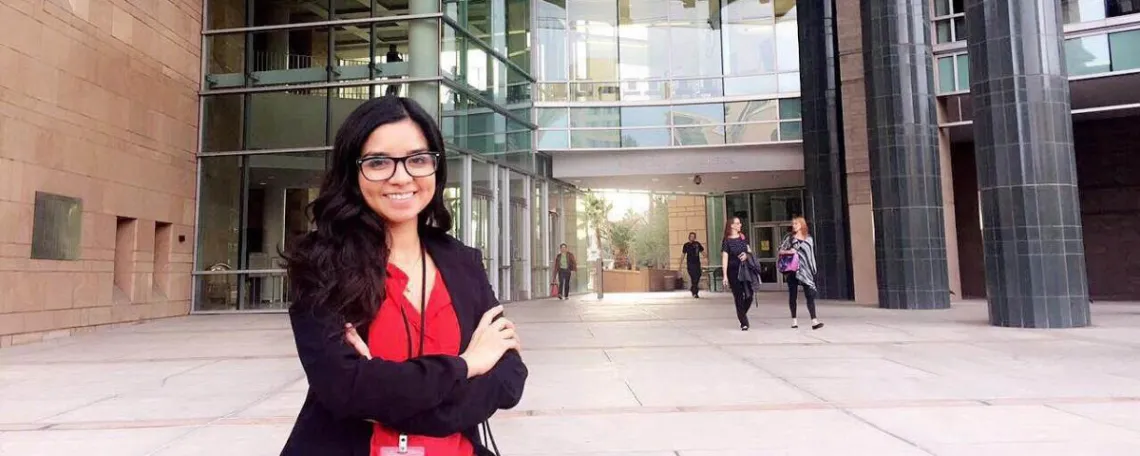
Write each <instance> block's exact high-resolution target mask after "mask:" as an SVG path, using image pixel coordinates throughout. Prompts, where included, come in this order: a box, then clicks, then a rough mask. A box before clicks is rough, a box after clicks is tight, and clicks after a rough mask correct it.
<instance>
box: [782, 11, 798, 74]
mask: <svg viewBox="0 0 1140 456" xmlns="http://www.w3.org/2000/svg"><path fill="white" fill-rule="evenodd" d="M776 70H777V71H799V70H800V37H799V34H798V28H797V26H796V22H795V21H784V22H780V23H777V24H776Z"/></svg>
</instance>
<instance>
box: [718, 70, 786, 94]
mask: <svg viewBox="0 0 1140 456" xmlns="http://www.w3.org/2000/svg"><path fill="white" fill-rule="evenodd" d="M796 79H797V80H798V79H799V77H798V75H797V78H796ZM778 81H779V80H778V79H777V78H776V75H773V74H766V75H761V76H737V77H726V78H724V95H725V96H726V97H731V96H736V95H775V94H776V93H777V92H779V89H778V85H779V82H778Z"/></svg>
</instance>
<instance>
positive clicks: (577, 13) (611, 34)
mask: <svg viewBox="0 0 1140 456" xmlns="http://www.w3.org/2000/svg"><path fill="white" fill-rule="evenodd" d="M568 3H569V7H568V8H567V21H568V23H569V29H570V40H569V46H568V47H569V52H570V76H571V78H573V79H575V80H580V81H617V80H618V78H619V76H618V65H617V62H618V42H617V25H618V24H617V16H616V15H615V14H614V3H613V0H570V1H569V2H568ZM595 95H598V96H600V95H601V94H600V93H595Z"/></svg>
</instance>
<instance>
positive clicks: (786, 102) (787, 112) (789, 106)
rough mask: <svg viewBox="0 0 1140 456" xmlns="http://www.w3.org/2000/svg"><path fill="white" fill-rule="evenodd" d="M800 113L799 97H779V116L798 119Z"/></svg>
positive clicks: (785, 118)
mask: <svg viewBox="0 0 1140 456" xmlns="http://www.w3.org/2000/svg"><path fill="white" fill-rule="evenodd" d="M800 117H801V115H800V99H799V98H781V99H780V118H781V119H784V120H787V119H799V118H800Z"/></svg>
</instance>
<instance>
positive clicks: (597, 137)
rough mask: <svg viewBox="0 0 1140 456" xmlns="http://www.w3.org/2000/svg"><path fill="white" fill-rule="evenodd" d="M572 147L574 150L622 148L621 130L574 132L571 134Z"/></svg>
mask: <svg viewBox="0 0 1140 456" xmlns="http://www.w3.org/2000/svg"><path fill="white" fill-rule="evenodd" d="M570 147H571V148H574V149H596V148H617V147H621V130H616V129H615V130H573V131H571V132H570Z"/></svg>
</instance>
